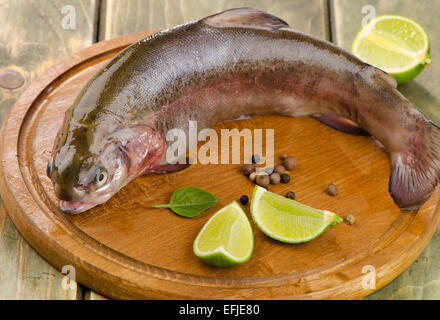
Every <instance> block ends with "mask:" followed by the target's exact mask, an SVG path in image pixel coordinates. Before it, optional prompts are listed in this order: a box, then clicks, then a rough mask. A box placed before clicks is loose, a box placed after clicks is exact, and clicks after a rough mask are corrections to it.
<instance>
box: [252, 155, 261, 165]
mask: <svg viewBox="0 0 440 320" xmlns="http://www.w3.org/2000/svg"><path fill="white" fill-rule="evenodd" d="M252 163H260V156H259V155H258V154H254V155H252Z"/></svg>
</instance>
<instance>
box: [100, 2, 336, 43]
mask: <svg viewBox="0 0 440 320" xmlns="http://www.w3.org/2000/svg"><path fill="white" fill-rule="evenodd" d="M238 7H254V8H258V9H262V10H265V11H267V12H269V13H271V14H274V15H276V16H278V17H280V18H282V19H284V20H285V21H287V22H288V23H289V24H290V25H291V26H292V27H293V28H296V29H298V30H300V31H304V32H308V33H312V34H314V35H316V36H318V37H321V38H327V36H328V21H327V20H328V11H327V1H326V0H294V1H293V0H292V1H286V0H273V1H267V0H253V1H249V0H247V1H246V0H216V1H212V0H103V3H102V6H101V8H102V10H101V20H100V39H101V40H105V39H110V38H114V37H117V36H120V35H123V34H128V33H132V32H136V31H141V30H153V29H160V28H166V27H171V26H174V25H178V24H182V23H184V22H189V21H193V20H197V19H200V18H202V17H205V16H208V15H211V14H213V13H216V12H221V11H223V10H227V9H230V8H238Z"/></svg>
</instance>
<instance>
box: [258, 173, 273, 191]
mask: <svg viewBox="0 0 440 320" xmlns="http://www.w3.org/2000/svg"><path fill="white" fill-rule="evenodd" d="M255 181H256V182H257V184H258V185H259V186H260V187H263V188H266V187H267V186H268V185H269V183H270V178H269V176H268V175H267V174H260V175H257V179H256V180H255Z"/></svg>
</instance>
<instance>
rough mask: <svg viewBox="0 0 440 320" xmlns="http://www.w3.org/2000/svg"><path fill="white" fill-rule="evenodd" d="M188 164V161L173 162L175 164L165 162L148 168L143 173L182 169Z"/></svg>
mask: <svg viewBox="0 0 440 320" xmlns="http://www.w3.org/2000/svg"><path fill="white" fill-rule="evenodd" d="M189 166H190V164H189V163H175V164H170V163H166V164H161V165H158V166H157V167H153V168H150V169H148V171H147V172H145V174H147V173H171V172H177V171H181V170H184V169H186V168H188V167H189Z"/></svg>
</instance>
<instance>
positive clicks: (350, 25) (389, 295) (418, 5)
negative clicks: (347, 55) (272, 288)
mask: <svg viewBox="0 0 440 320" xmlns="http://www.w3.org/2000/svg"><path fill="white" fill-rule="evenodd" d="M365 6H371V7H365ZM363 8H364V13H363V12H362V10H363ZM371 8H374V11H375V13H376V15H381V14H398V15H403V16H407V17H409V18H412V19H414V20H416V21H417V22H419V23H420V24H421V25H422V26H423V27H424V28H425V30H426V31H427V33H428V35H429V37H430V39H431V47H432V49H431V54H432V60H433V64H432V66H429V67H426V68H425V70H424V71H423V72H422V74H420V75H419V76H418V77H417V78H416V79H415V80H413V81H412V82H410V83H407V84H405V85H402V86H400V87H399V90H400V91H401V92H402V93H403V94H404V95H405V96H406V97H408V99H409V100H411V102H413V103H414V104H415V105H416V106H417V107H418V108H420V109H421V110H422V111H423V112H424V113H425V114H426V115H427V116H428V117H429V118H431V119H432V120H434V121H435V122H437V123H439V124H440V63H439V62H440V46H438V44H439V43H440V33H439V32H438V30H440V20H439V19H438V12H440V1H431V0H419V1H412V0H386V1H385V0H359V1H353V0H333V1H332V2H331V5H330V12H331V19H332V38H333V41H334V42H335V43H336V44H338V45H340V46H341V47H343V48H345V49H347V50H349V49H350V47H351V42H352V40H353V38H354V36H355V35H356V33H357V31H358V30H359V29H360V28H361V26H362V20H363V19H364V17H365V16H366V13H367V12H371ZM439 265H440V226H439V227H438V228H437V231H436V233H435V234H434V236H433V238H432V240H431V242H430V243H429V245H428V246H427V248H426V249H425V250H424V251H423V253H422V254H421V255H420V256H419V258H418V259H417V261H416V262H415V263H414V264H413V265H411V267H410V268H408V270H406V271H405V272H404V273H402V274H401V275H400V276H399V277H397V278H396V279H395V280H394V281H392V282H391V283H390V284H388V285H387V286H385V287H384V288H382V289H380V290H378V291H377V292H375V293H374V294H372V295H370V296H369V297H368V299H440V269H439V267H438V266H439Z"/></svg>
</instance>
